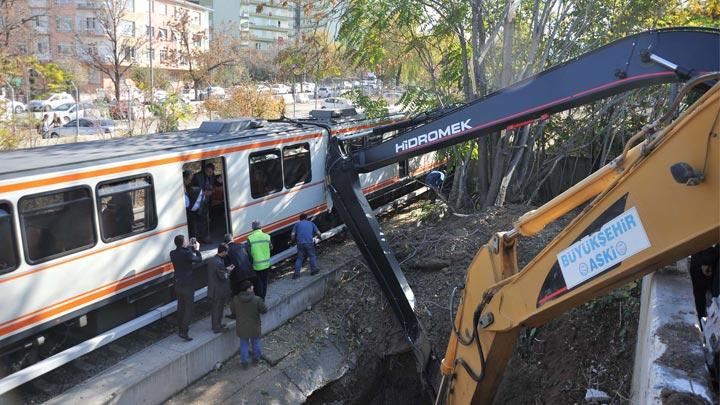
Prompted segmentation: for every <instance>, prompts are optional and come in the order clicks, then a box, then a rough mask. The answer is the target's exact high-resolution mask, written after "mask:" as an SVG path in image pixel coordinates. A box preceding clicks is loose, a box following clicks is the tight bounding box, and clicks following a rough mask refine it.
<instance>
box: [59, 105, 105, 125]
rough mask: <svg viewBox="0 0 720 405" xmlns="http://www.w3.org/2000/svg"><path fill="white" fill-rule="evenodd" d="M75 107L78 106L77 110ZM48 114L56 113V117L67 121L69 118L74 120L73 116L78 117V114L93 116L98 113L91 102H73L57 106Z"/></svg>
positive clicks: (82, 116) (86, 116) (83, 116)
mask: <svg viewBox="0 0 720 405" xmlns="http://www.w3.org/2000/svg"><path fill="white" fill-rule="evenodd" d="M77 107H80V109H79V112H78V111H77ZM49 114H51V115H52V114H55V115H57V116H58V117H60V120H61V121H62V122H69V121H70V120H74V119H75V118H78V115H79V116H80V118H94V117H97V116H99V115H100V113H99V111H98V110H97V109H96V108H95V106H94V105H93V104H92V103H77V104H76V103H74V102H73V103H67V104H63V105H61V106H58V107H57V108H55V109H53V110H52V111H50V112H49Z"/></svg>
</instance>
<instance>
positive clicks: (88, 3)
mask: <svg viewBox="0 0 720 405" xmlns="http://www.w3.org/2000/svg"><path fill="white" fill-rule="evenodd" d="M101 7H102V3H101V2H99V1H94V0H82V1H78V3H77V8H79V9H85V10H97V9H99V8H101Z"/></svg>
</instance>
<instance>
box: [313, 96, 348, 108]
mask: <svg viewBox="0 0 720 405" xmlns="http://www.w3.org/2000/svg"><path fill="white" fill-rule="evenodd" d="M351 107H353V105H352V103H351V102H350V100H346V99H344V98H339V97H329V98H326V99H325V100H323V101H321V102H320V108H327V109H329V110H334V109H338V108H351Z"/></svg>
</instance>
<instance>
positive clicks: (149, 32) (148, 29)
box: [145, 25, 155, 36]
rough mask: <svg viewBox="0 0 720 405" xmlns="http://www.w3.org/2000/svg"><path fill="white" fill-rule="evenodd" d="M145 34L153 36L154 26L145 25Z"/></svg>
mask: <svg viewBox="0 0 720 405" xmlns="http://www.w3.org/2000/svg"><path fill="white" fill-rule="evenodd" d="M145 35H148V36H154V35H155V27H151V26H149V25H146V26H145Z"/></svg>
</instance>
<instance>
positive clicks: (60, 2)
mask: <svg viewBox="0 0 720 405" xmlns="http://www.w3.org/2000/svg"><path fill="white" fill-rule="evenodd" d="M55 4H57V5H58V6H62V5H66V4H70V0H55Z"/></svg>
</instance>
